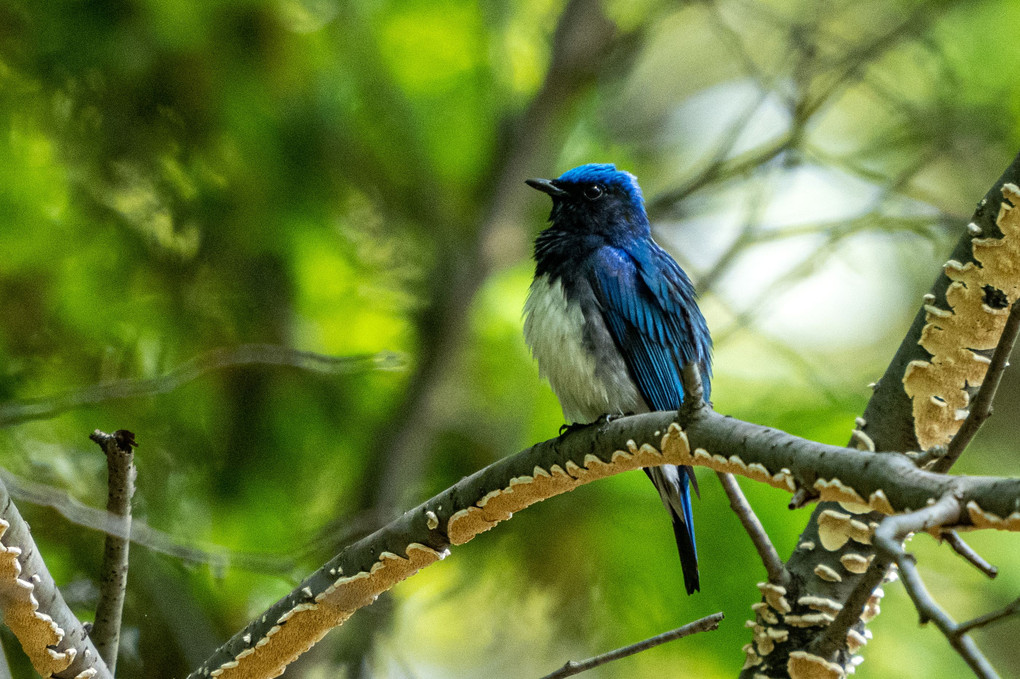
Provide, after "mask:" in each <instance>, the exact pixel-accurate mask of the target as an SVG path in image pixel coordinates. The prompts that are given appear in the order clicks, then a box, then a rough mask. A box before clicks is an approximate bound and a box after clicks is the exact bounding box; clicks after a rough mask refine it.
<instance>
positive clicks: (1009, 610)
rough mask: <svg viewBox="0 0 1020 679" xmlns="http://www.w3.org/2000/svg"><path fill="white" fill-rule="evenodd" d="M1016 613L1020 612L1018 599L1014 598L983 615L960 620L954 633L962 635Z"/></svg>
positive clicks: (1019, 600)
mask: <svg viewBox="0 0 1020 679" xmlns="http://www.w3.org/2000/svg"><path fill="white" fill-rule="evenodd" d="M1017 613H1020V599H1014V600H1013V601H1012V602H1011V603H1008V604H1006V605H1005V606H1003V607H1002V608H1000V609H999V610H997V611H992V612H991V613H986V614H985V615H981V616H978V617H976V618H974V619H973V620H968V621H967V622H961V623H960V624H958V625H957V626H956V631H955V632H954V635H955V636H962V635H964V634H967V633H968V632H970V631H971V630H974V629H977V628H979V627H984V626H985V625H990V624H992V623H993V622H998V621H1000V620H1004V619H1005V618H1008V617H1010V616H1013V615H1016V614H1017Z"/></svg>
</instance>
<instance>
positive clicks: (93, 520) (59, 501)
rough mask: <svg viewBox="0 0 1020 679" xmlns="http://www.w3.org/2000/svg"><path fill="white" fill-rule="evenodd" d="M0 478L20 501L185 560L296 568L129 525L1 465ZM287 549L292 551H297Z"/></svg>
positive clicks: (260, 569) (283, 571)
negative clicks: (198, 544)
mask: <svg viewBox="0 0 1020 679" xmlns="http://www.w3.org/2000/svg"><path fill="white" fill-rule="evenodd" d="M0 481H2V482H3V484H4V485H5V486H7V491H8V492H9V493H10V495H11V497H13V498H14V499H15V500H17V501H18V502H28V503H29V504H33V505H37V506H40V507H50V508H51V509H53V510H55V511H56V512H57V513H58V514H60V515H61V516H63V517H64V518H65V519H67V520H68V521H69V522H71V523H73V524H75V525H76V526H83V527H85V528H89V529H92V530H97V531H100V532H102V533H105V534H107V535H115V536H117V537H120V538H125V539H130V540H131V542H133V543H134V544H136V545H139V546H142V547H145V548H146V549H150V550H152V551H154V552H159V553H160V554H166V555H168V556H172V557H175V558H178V559H180V560H181V561H184V562H186V563H191V564H205V565H208V566H209V567H210V568H211V569H213V571H215V572H222V571H224V570H226V569H227V568H240V569H243V570H247V571H251V572H255V573H269V574H275V575H283V576H286V575H289V574H290V573H292V572H293V571H294V566H295V560H294V558H293V557H291V556H274V555H272V554H255V553H251V552H238V551H234V550H231V549H228V548H226V547H221V546H219V545H207V546H204V547H199V546H196V540H195V538H194V536H186V537H184V538H181V537H177V536H174V535H170V534H169V533H166V532H164V531H161V530H159V529H157V528H153V527H152V526H149V525H148V524H146V523H145V522H144V521H140V520H139V519H137V518H132V520H131V525H130V526H126V525H125V524H124V522H123V521H121V520H120V518H119V517H116V516H114V515H113V514H111V513H110V512H108V511H106V510H104V509H96V508H95V507H89V506H88V505H86V504H84V503H82V502H81V501H80V500H78V499H77V498H75V497H74V496H72V495H71V494H69V493H68V492H66V491H64V490H61V489H59V488H54V487H52V486H49V485H46V484H45V483H39V482H37V481H30V480H28V479H24V478H21V477H19V476H16V475H14V474H12V473H10V472H9V471H7V470H6V469H3V468H2V467H0ZM129 530H130V533H129V532H128V531H129ZM287 553H288V554H293V553H294V551H288V552H287Z"/></svg>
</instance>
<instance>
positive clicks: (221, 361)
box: [0, 344, 403, 427]
mask: <svg viewBox="0 0 1020 679" xmlns="http://www.w3.org/2000/svg"><path fill="white" fill-rule="evenodd" d="M242 365H277V366H289V367H292V368H299V369H301V370H309V371H312V372H318V373H322V374H325V375H341V374H349V373H355V372H362V371H366V370H396V369H399V368H401V367H403V360H402V359H401V358H400V357H399V356H398V355H397V354H394V353H392V352H380V353H378V354H365V355H360V356H324V355H323V354H316V353H313V352H309V351H297V350H295V349H291V348H289V347H281V346H278V345H275V344H242V345H240V346H237V347H228V348H222V349H213V350H212V351H207V352H206V353H204V354H200V355H198V356H196V357H195V358H192V359H191V360H189V361H185V362H184V363H182V364H181V365H179V366H178V367H176V368H174V369H173V370H171V371H170V372H168V373H166V374H164V375H162V376H160V377H153V378H150V379H141V380H132V379H128V380H113V381H110V382H100V383H99V384H93V385H90V386H87V387H83V388H81V389H75V390H72V391H67V392H64V393H62V394H56V395H53V396H45V397H41V398H33V399H25V400H22V401H10V402H8V403H4V404H3V405H0V427H9V426H11V425H14V424H20V423H22V422H27V421H29V420H42V419H46V418H49V417H54V416H56V415H59V414H60V413H64V412H67V411H68V410H74V409H75V408H81V407H83V406H88V405H93V404H96V403H102V402H104V401H113V400H118V399H126V398H136V397H139V396H152V395H155V394H166V393H169V392H171V391H173V390H175V389H177V388H179V387H181V386H183V385H185V384H187V383H188V382H191V381H193V380H195V379H198V378H199V377H201V376H203V375H205V374H206V373H208V372H212V371H213V370H222V369H224V368H232V367H236V366H242Z"/></svg>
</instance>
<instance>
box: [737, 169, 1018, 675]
mask: <svg viewBox="0 0 1020 679" xmlns="http://www.w3.org/2000/svg"><path fill="white" fill-rule="evenodd" d="M1018 182H1020V155H1018V156H1017V157H1016V158H1015V159H1014V160H1013V162H1012V164H1011V165H1010V166H1009V167H1008V168H1007V169H1006V171H1005V172H1004V173H1003V174H1002V176H1001V177H1000V178H999V179H998V181H997V182H995V184H993V186H992V187H991V188H990V189H989V190H988V192H987V194H986V195H985V197H984V199H982V200H981V201H980V202H979V204H978V207H977V210H976V211H975V213H974V216H973V218H972V220H971V224H970V225H969V226H968V228H967V229H962V233H961V237H960V240H959V241H958V243H957V245H956V247H955V249H954V250H953V252H952V254H951V255H950V258H949V261H948V262H947V263H946V265H945V267H943V269H942V270H941V271H940V272H939V274H938V276H937V277H936V280H935V283H934V284H933V286H932V288H931V290H930V292H929V293H928V294H927V295H925V298H924V305H923V306H922V308H921V309H919V310H918V313H917V315H916V317H915V319H914V322H913V324H912V325H911V327H910V329H909V331H908V332H907V333H906V336H905V337H904V338H903V341H902V343H901V344H900V347H899V349H898V351H897V352H896V355H895V356H894V357H893V359H892V361H891V362H890V364H889V366H888V368H887V369H886V372H885V374H884V376H883V377H882V378H881V379H880V380H879V381H878V383H877V385H876V386H875V390H874V393H873V395H872V398H871V399H870V400H869V402H868V406H867V408H866V410H865V412H864V415H863V419H864V421H865V424H864V425H863V426H861V427H859V429H860V430H861V432H862V433H863V434H864V435H866V436H867V437H868V440H870V441H871V443H872V444H873V445H874V448H875V450H876V451H878V452H879V453H880V454H881V453H882V451H915V450H924V449H929V450H930V449H932V448H934V447H936V446H946V445H948V444H949V442H950V441H951V440H952V438H953V436H954V435H955V434H956V433H957V431H958V429H959V428H960V425H961V424H962V422H963V421H962V420H960V419H957V418H958V417H959V413H961V412H962V409H965V408H966V407H967V402H968V393H969V392H968V389H969V386H970V385H974V384H979V383H981V382H982V380H983V379H984V378H985V376H986V372H987V371H986V368H987V360H986V359H982V358H981V356H980V354H978V353H975V350H980V351H984V350H991V349H993V348H995V347H996V346H997V345H998V344H999V343H1001V338H1002V335H1003V334H1004V333H1003V329H1004V323H1005V321H1006V320H1007V315H1008V312H1007V311H1005V310H1004V309H1005V307H1004V306H1003V304H1005V305H1009V304H1011V303H1012V302H1013V301H1015V300H1016V299H1017V297H1018V295H1020V280H1018V279H1017V277H1016V268H1015V265H1014V263H1015V261H1016V259H1017V256H1016V253H1017V252H1018V251H1020V222H1018V218H1017V215H1018V212H1017V210H1016V209H1014V208H1013V206H1012V205H1011V203H1012V204H1014V205H1015V204H1016V203H1017V202H1018V201H1017V197H1018V195H1020V194H1018V190H1017V189H1016V186H1015V185H1016V184H1017V183H1018ZM978 335H980V336H978ZM936 354H941V355H939V356H936ZM908 391H909V393H908ZM891 456H893V457H899V456H898V455H891ZM937 457H938V455H937V454H936V453H935V452H934V451H932V453H931V454H930V455H926V456H924V459H926V460H928V461H931V460H932V459H935V458H937ZM808 490H809V489H805V493H807V492H808ZM949 490H950V489H949V488H947V489H946V491H947V492H948V491H949ZM944 494H945V493H942V492H938V493H935V494H934V495H932V496H930V498H926V499H925V502H927V499H933V498H938V497H942V496H943V495H944ZM823 499H824V498H823ZM918 499H920V498H918ZM924 506H925V504H924V502H922V503H918V502H916V501H912V502H911V503H909V508H910V509H913V510H916V509H918V508H920V507H924ZM875 508H876V507H875V505H874V504H873V503H869V505H868V506H862V505H845V506H841V505H839V504H832V503H827V502H823V503H821V504H819V506H818V507H817V508H816V509H815V511H814V512H813V513H812V516H811V519H810V521H809V522H808V525H807V527H806V528H805V530H804V532H803V533H802V534H801V537H800V540H798V547H797V549H796V550H794V552H793V554H792V555H791V556H790V558H789V559H787V561H786V568H787V569H788V570H789V571H790V573H791V575H792V576H793V583H792V586H791V589H790V591H788V592H784V593H783V594H784V596H785V597H788V599H789V601H790V602H791V603H790V606H791V611H790V615H792V616H793V617H794V619H795V620H797V621H798V623H799V624H803V625H805V626H804V627H803V628H801V627H796V626H793V627H791V626H787V627H786V628H784V629H787V630H788V631H789V635H788V637H786V638H785V639H784V640H782V641H781V642H778V643H776V644H775V645H774V647H769V648H768V649H766V650H768V653H767V654H756V655H754V657H750V656H749V662H748V663H747V664H745V671H744V673H743V674H742V676H743V677H751V676H756V675H763V676H767V677H783V676H788V675H789V674H790V673H791V666H792V664H793V663H794V661H795V660H796V661H797V662H802V663H807V662H810V663H812V667H814V668H815V669H819V671H822V670H824V671H825V672H830V673H831V672H835V673H836V674H839V673H841V672H842V673H845V672H846V671H847V670H848V668H849V667H850V664H849V663H850V661H851V660H852V658H853V656H854V655H855V654H856V653H857V652H858V650H859V649H860V647H861V646H863V644H865V643H866V637H865V635H864V634H862V632H864V629H863V626H864V624H866V623H867V621H868V620H870V619H871V617H872V616H873V615H875V614H876V613H877V611H878V606H877V599H878V595H879V594H880V592H881V590H880V589H876V588H877V587H878V585H879V584H880V583H881V581H882V579H883V578H884V576H885V571H884V569H882V568H879V567H878V564H876V563H874V561H877V560H878V557H877V556H876V554H875V552H874V549H873V548H872V546H871V541H870V537H869V535H868V533H869V526H871V525H874V524H875V523H876V522H878V521H880V520H881V515H880V514H879V513H875V512H868V511H867V510H868V509H875ZM1001 510H1002V511H1008V512H1013V509H1009V510H1007V509H1006V508H1005V507H1002V508H1001ZM862 511H863V512H864V513H861V512H862ZM897 511H905V509H897ZM967 516H969V518H971V519H972V520H975V519H974V517H978V514H975V513H974V512H973V511H972V508H971V507H969V506H968V507H967ZM967 516H965V518H967ZM1003 516H1005V515H1003ZM976 520H978V521H981V519H980V518H979V517H978V518H977V519H976ZM834 528H841V529H845V530H843V532H844V534H845V537H840V536H838V535H837V536H834V535H833V529H834ZM861 529H863V530H861ZM837 538H838V539H837ZM819 547H821V549H819ZM767 599H768V593H766V599H765V601H763V602H762V605H764V604H767ZM801 602H803V603H801ZM790 615H787V616H786V618H787V619H789V617H790ZM834 620H835V621H834ZM759 622H760V623H761V624H763V625H764V624H768V620H766V619H764V618H762V617H761V616H759ZM827 627H828V629H826V628H827ZM805 649H807V651H805ZM795 653H796V654H800V655H797V656H796V657H795V656H794V654H795ZM805 653H807V654H808V656H809V657H805V655H804V654H805ZM801 667H802V669H803V668H804V667H803V664H802V666H801ZM832 676H835V675H832Z"/></svg>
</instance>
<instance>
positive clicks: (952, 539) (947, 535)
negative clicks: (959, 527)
mask: <svg viewBox="0 0 1020 679" xmlns="http://www.w3.org/2000/svg"><path fill="white" fill-rule="evenodd" d="M942 539H943V540H945V541H946V542H947V543H949V546H950V547H952V548H953V551H954V552H956V553H957V554H959V555H960V556H962V557H963V558H964V559H966V560H967V561H969V562H970V564H971V565H972V566H974V568H976V569H978V570H979V571H981V572H982V573H984V574H985V575H987V576H988V577H990V578H994V577H995V576H996V575H998V574H999V569H998V568H996V567H995V566H993V565H992V564H990V563H988V562H987V561H985V560H984V559H983V558H982V557H981V555H980V554H978V553H977V552H975V551H974V548H973V547H971V546H970V545H968V544H967V543H966V542H964V541H963V538H961V537H960V534H959V533H957V532H956V531H955V530H947V531H943V532H942Z"/></svg>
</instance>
